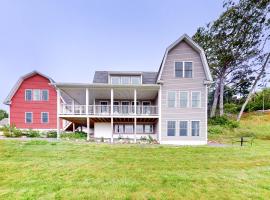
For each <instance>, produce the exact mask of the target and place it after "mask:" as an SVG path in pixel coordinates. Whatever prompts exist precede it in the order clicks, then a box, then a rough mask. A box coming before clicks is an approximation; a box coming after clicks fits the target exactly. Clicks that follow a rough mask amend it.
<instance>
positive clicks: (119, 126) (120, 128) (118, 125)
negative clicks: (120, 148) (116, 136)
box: [114, 124, 124, 133]
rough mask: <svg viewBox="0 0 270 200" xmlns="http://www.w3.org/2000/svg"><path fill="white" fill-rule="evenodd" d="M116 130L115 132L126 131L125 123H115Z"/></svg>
mask: <svg viewBox="0 0 270 200" xmlns="http://www.w3.org/2000/svg"><path fill="white" fill-rule="evenodd" d="M114 132H115V133H124V125H123V124H116V125H114Z"/></svg>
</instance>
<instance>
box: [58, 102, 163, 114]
mask: <svg viewBox="0 0 270 200" xmlns="http://www.w3.org/2000/svg"><path fill="white" fill-rule="evenodd" d="M87 109H88V115H111V106H110V105H89V106H88V107H87V106H86V105H69V104H61V107H60V114H61V115H87V112H86V111H87ZM112 115H113V116H120V115H121V116H123V115H124V116H130V115H135V106H130V105H121V106H115V105H114V106H113V112H112ZM136 115H139V116H148V115H158V106H141V105H138V106H137V107H136Z"/></svg>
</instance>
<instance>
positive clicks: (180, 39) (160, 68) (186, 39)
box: [157, 34, 213, 81]
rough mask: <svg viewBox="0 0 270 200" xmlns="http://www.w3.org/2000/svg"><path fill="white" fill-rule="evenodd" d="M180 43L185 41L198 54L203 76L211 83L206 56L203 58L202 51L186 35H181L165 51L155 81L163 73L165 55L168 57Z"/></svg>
mask: <svg viewBox="0 0 270 200" xmlns="http://www.w3.org/2000/svg"><path fill="white" fill-rule="evenodd" d="M182 41H185V42H186V43H187V44H189V45H190V46H191V47H192V48H193V49H194V50H195V51H197V52H198V53H199V54H200V57H201V60H202V63H203V68H204V72H205V75H206V79H207V80H208V81H213V79H212V75H211V73H210V69H209V66H208V63H207V60H206V56H205V53H204V50H203V49H202V48H201V47H200V46H199V45H198V44H197V43H196V42H194V41H193V40H192V39H191V38H190V37H189V36H188V35H187V34H184V35H182V36H181V37H180V38H178V39H177V40H176V41H175V42H174V43H172V44H171V45H170V46H169V47H168V48H167V49H166V51H165V54H164V56H163V59H162V61H161V65H160V67H159V70H158V76H157V81H159V80H160V78H161V73H162V71H163V68H164V64H165V60H166V58H167V55H168V53H169V51H170V50H172V49H173V48H174V47H176V45H178V44H179V43H180V42H182Z"/></svg>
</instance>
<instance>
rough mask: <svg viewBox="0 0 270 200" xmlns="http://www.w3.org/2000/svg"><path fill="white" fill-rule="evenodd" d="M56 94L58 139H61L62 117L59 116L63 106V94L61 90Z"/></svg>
mask: <svg viewBox="0 0 270 200" xmlns="http://www.w3.org/2000/svg"><path fill="white" fill-rule="evenodd" d="M56 93H57V122H56V123H57V125H56V126H57V139H60V117H59V115H60V109H61V108H60V106H61V102H60V95H61V93H60V90H59V89H57V90H56Z"/></svg>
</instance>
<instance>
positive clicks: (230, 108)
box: [224, 103, 239, 114]
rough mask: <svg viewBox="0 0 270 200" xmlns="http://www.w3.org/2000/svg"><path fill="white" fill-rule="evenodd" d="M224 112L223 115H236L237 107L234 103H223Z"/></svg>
mask: <svg viewBox="0 0 270 200" xmlns="http://www.w3.org/2000/svg"><path fill="white" fill-rule="evenodd" d="M224 111H225V113H230V114H236V113H238V112H239V106H238V105H237V104H235V103H225V104H224Z"/></svg>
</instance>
